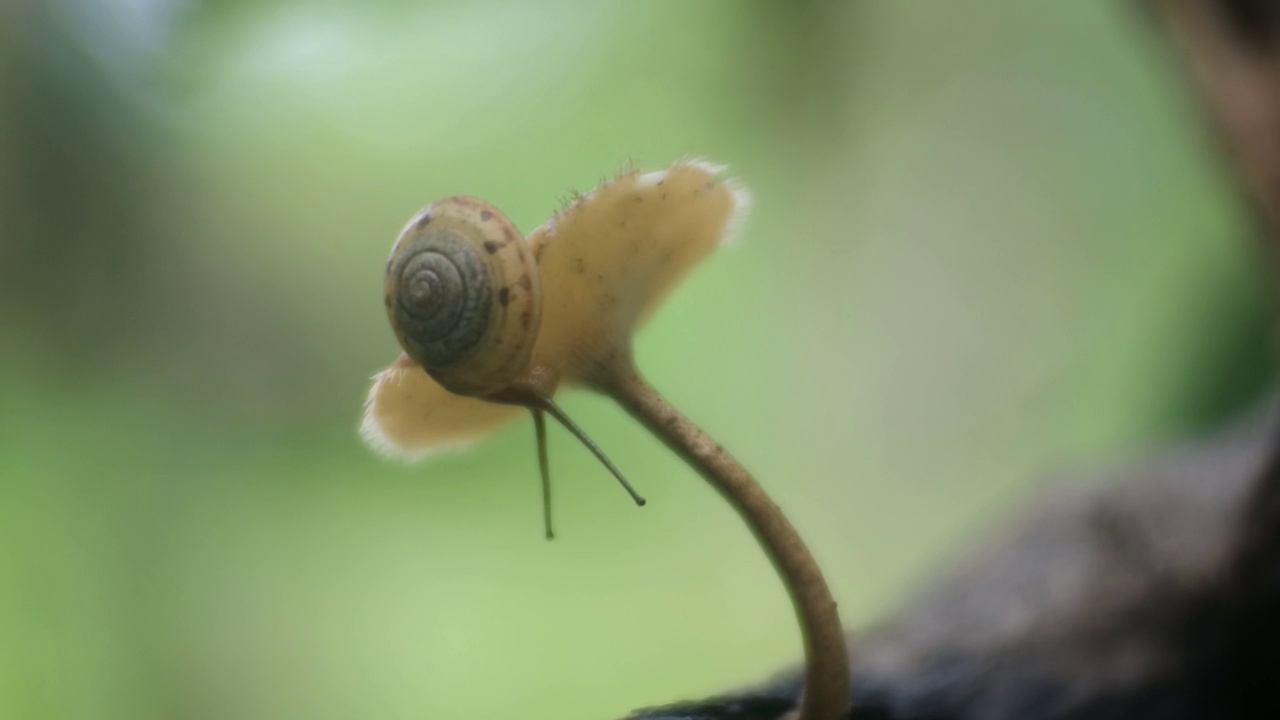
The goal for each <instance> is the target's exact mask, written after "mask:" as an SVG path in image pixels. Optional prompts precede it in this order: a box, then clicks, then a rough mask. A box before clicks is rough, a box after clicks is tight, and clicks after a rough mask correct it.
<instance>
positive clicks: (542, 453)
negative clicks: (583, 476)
mask: <svg viewBox="0 0 1280 720" xmlns="http://www.w3.org/2000/svg"><path fill="white" fill-rule="evenodd" d="M530 410H532V412H533V429H534V433H535V435H536V437H537V442H538V465H539V468H540V470H541V472H542V501H543V520H544V523H545V525H546V531H547V539H548V540H550V539H552V538H553V537H555V535H554V534H553V532H552V529H551V477H550V473H549V472H548V466H549V463H548V461H547V431H546V421H545V420H544V419H543V417H542V416H543V413H546V414H547V415H550V416H551V417H553V418H555V419H556V422H558V423H560V424H561V425H563V426H564V428H565V429H566V430H568V431H569V432H570V433H572V434H573V436H574V437H576V438H578V442H581V443H582V444H583V445H585V446H586V447H587V449H588V450H590V451H591V454H592V455H595V456H596V459H597V460H599V461H600V462H601V464H603V465H604V466H605V467H606V468H608V470H609V472H610V473H612V474H613V476H614V477H615V478H617V479H618V483H619V484H621V485H622V488H623V489H624V490H626V491H627V494H628V495H630V496H631V499H632V500H633V501H635V504H636V505H637V506H639V507H644V505H645V503H647V502H648V501H647V500H645V499H644V498H643V497H642V496H641V495H640V493H638V492H636V489H635V488H633V487H631V483H629V482H627V478H626V477H625V476H624V475H623V474H622V471H621V470H619V469H618V466H617V465H614V464H613V461H612V460H610V459H609V457H608V456H607V455H605V454H604V451H603V450H601V449H600V446H599V445H596V443H595V441H594V440H592V439H591V438H590V437H589V436H588V435H587V433H586V432H584V431H583V430H582V428H580V427H578V424H577V423H575V422H574V421H573V420H571V419H570V418H569V416H568V415H567V414H565V411H564V410H562V409H561V408H560V406H559V405H556V404H555V402H553V401H552V400H551V399H550V398H545V397H540V398H538V399H537V404H536V405H534V406H533V407H531V408H530Z"/></svg>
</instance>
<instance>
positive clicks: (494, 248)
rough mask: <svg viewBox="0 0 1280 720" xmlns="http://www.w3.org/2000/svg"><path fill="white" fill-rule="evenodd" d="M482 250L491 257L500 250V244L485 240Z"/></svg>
mask: <svg viewBox="0 0 1280 720" xmlns="http://www.w3.org/2000/svg"><path fill="white" fill-rule="evenodd" d="M484 249H485V251H486V252H488V253H489V254H490V255H492V254H494V253H496V252H498V251H499V250H501V249H502V243H500V242H498V241H496V240H485V242H484Z"/></svg>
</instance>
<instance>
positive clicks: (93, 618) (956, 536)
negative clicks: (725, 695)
mask: <svg viewBox="0 0 1280 720" xmlns="http://www.w3.org/2000/svg"><path fill="white" fill-rule="evenodd" d="M1166 60H1167V58H1166V57H1165V55H1164V53H1163V51H1162V48H1161V47H1159V45H1158V44H1157V43H1155V41H1154V38H1153V37H1151V36H1149V35H1148V34H1147V33H1146V32H1145V31H1144V28H1143V26H1142V24H1141V18H1140V17H1138V15H1137V13H1135V12H1133V11H1132V9H1131V8H1128V7H1126V6H1125V5H1124V4H1122V3H1118V2H1078V3H1049V2H1041V3H1026V2H1021V1H1019V0H987V1H986V2H976V1H974V0H958V1H955V2H947V3H939V2H934V1H927V0H915V1H912V2H903V1H901V0H866V1H864V2H860V3H829V4H828V3H817V2H794V3H792V2H782V1H781V0H756V1H755V2H745V3H734V2H728V1H727V0H724V1H720V2H699V3H689V2H679V1H677V0H669V1H668V0H663V1H662V2H646V3H638V2H630V3H621V2H619V3H615V2H603V3H600V2H585V1H584V2H547V3H538V4H534V3H517V2H506V3H466V2H460V1H457V2H436V3H425V4H424V3H410V2H380V3H355V2H322V3H307V2H300V1H296V0H293V1H290V0H274V1H272V2H257V3H249V2H225V3H214V2H203V3H201V2H196V1H195V0H190V1H189V2H182V1H180V0H111V1H109V2H96V3H95V2H88V0H9V2H8V3H7V4H5V5H4V6H0V717H13V718H31V719H36V720H39V719H44V718H49V719H58V720H61V719H63V718H68V719H70V718H75V719H80V718H85V719H88V718H95V719H96V718H119V719H121V720H124V719H128V720H147V719H150V718H155V719H157V720H159V719H160V718H174V717H181V718H194V719H199V718H208V719H209V720H214V719H217V720H222V719H225V718H236V719H237V720H252V719H255V718H263V719H266V718H272V719H273V720H280V719H286V718H308V719H309V720H313V719H314V720H328V719H335V720H336V719H338V718H411V717H412V718H420V717H462V718H496V717H522V718H538V717H546V718H552V717H556V718H559V717H565V716H572V717H584V718H589V717H614V716H617V715H620V714H621V713H623V712H624V711H625V710H627V709H629V708H631V707H634V706H638V705H644V704H651V703H655V702H659V701H666V700H672V699H676V698H679V697H682V696H688V695H696V694H702V693H708V692H712V691H715V690H718V689H722V688H724V687H726V686H730V685H733V684H735V683H742V682H746V681H748V680H751V679H754V678H756V677H758V676H760V675H762V674H764V673H767V672H769V671H771V670H774V669H776V668H777V667H778V666H779V665H780V664H781V663H785V662H789V661H791V660H793V659H795V658H797V657H798V655H799V648H798V640H797V637H796V633H795V630H794V628H793V625H792V623H791V621H790V610H789V607H788V605H787V602H786V599H785V597H784V596H783V594H782V592H781V590H780V588H778V587H777V585H776V583H775V582H774V580H773V578H772V577H771V574H770V571H769V569H768V568H767V566H766V564H765V562H764V561H763V559H762V558H761V557H760V556H759V554H758V552H757V551H756V550H755V548H754V546H753V545H752V543H751V542H750V540H749V538H748V536H747V535H746V533H745V532H743V530H742V529H741V528H740V527H739V525H738V523H737V521H736V519H735V518H734V517H733V516H732V515H731V514H730V513H729V512H728V511H727V510H726V509H725V508H723V507H721V506H720V503H719V501H718V500H717V499H716V498H715V496H714V495H713V494H712V493H711V492H709V491H708V490H707V489H705V488H704V487H703V486H702V484H701V483H700V481H699V480H698V479H697V478H696V477H694V476H692V475H691V473H690V472H689V471H688V470H687V469H686V468H684V467H682V466H681V465H680V464H679V463H678V462H677V461H675V459H674V458H672V457H671V456H670V455H669V454H668V453H667V452H665V451H664V450H663V449H662V448H661V447H660V446H659V445H658V444H657V443H656V442H654V441H653V440H651V439H649V438H647V437H645V436H644V435H643V434H642V432H641V431H640V429H639V428H637V427H636V426H634V425H633V424H631V423H630V422H629V421H627V419H626V418H625V417H624V416H623V415H622V414H621V413H620V412H619V411H618V410H617V409H615V408H613V407H611V406H609V405H608V404H607V403H606V402H605V401H602V400H600V399H597V398H594V397H589V396H586V395H582V394H573V393H571V394H569V395H568V396H567V397H566V399H565V403H564V404H565V405H566V406H567V407H568V409H569V410H570V411H571V412H572V413H573V414H574V415H575V416H576V417H577V419H578V420H579V422H580V423H581V424H582V425H584V426H586V427H587V428H589V429H590V431H591V432H592V433H593V434H594V435H595V436H596V439H597V440H598V441H599V442H600V443H601V444H602V445H603V446H604V447H605V448H606V449H607V450H608V451H609V452H610V453H611V455H612V456H613V457H614V459H615V461H616V462H617V463H618V464H619V465H621V466H622V467H623V468H625V469H626V470H627V471H628V473H629V474H630V475H631V477H632V478H633V479H634V480H635V481H636V482H637V483H638V484H639V485H640V486H641V487H642V488H643V490H644V492H645V493H646V494H647V495H648V496H649V498H650V500H651V503H650V505H649V507H647V508H645V509H644V510H643V511H637V510H635V509H634V508H632V507H629V505H628V503H627V501H626V498H625V496H623V495H622V494H621V493H620V492H619V491H618V490H617V488H616V487H615V486H614V485H613V484H612V481H610V480H609V479H608V478H607V477H606V476H605V475H604V473H603V471H602V470H601V469H600V468H599V467H597V466H596V465H595V463H594V461H593V460H592V459H591V458H590V457H589V456H588V455H587V454H586V453H585V452H583V451H582V450H581V448H579V447H577V446H576V445H575V444H574V443H573V442H572V441H571V440H570V439H568V438H567V437H565V436H563V435H562V434H556V435H554V437H553V440H552V443H553V447H552V452H553V457H552V462H553V469H554V472H555V478H556V493H557V498H556V503H557V515H558V520H559V526H560V530H561V538H560V539H559V540H557V541H555V542H554V543H550V544H548V543H545V542H543V541H542V540H541V536H540V532H541V531H540V525H539V522H540V512H539V509H538V505H537V502H538V499H537V498H538V489H537V482H536V468H535V465H534V460H533V446H532V431H531V429H530V427H529V423H528V422H527V421H522V422H521V423H518V424H516V425H514V426H513V427H511V428H510V429H509V430H507V431H504V432H503V433H502V434H501V435H500V436H498V437H496V438H493V439H492V440H489V441H486V442H485V443H483V444H482V445H480V446H479V447H478V448H476V449H475V450H474V451H472V452H469V453H465V454H456V455H449V456H444V457H441V458H439V459H438V460H436V461H434V462H432V463H430V464H428V465H425V466H417V467H401V466H397V465H394V464H389V463H386V462H382V461H380V460H378V459H376V458H374V457H372V456H371V455H370V454H369V453H368V452H367V451H365V450H364V448H362V447H361V446H360V445H359V443H358V441H357V438H356V435H355V427H356V424H357V419H358V415H359V408H360V404H361V401H362V398H363V393H364V391H365V388H366V382H367V378H368V377H369V376H370V375H371V374H372V373H373V372H375V371H376V370H377V369H378V368H379V367H380V366H381V365H383V364H385V363H386V362H387V361H389V360H390V359H391V357H393V356H394V354H395V352H396V348H395V346H394V341H393V340H392V338H391V335H390V332H389V331H388V329H387V327H386V323H385V319H384V318H383V316H382V309H381V303H380V295H379V293H380V282H381V280H380V274H381V272H382V267H383V261H384V259H385V255H386V251H387V249H388V248H389V246H390V242H391V239H392V238H393V236H394V234H395V233H396V231H397V230H398V229H399V227H400V226H401V224H402V223H403V222H404V220H405V219H406V218H407V217H409V216H410V214H412V212H413V211H414V210H415V209H417V208H418V207H420V206H421V205H423V204H425V203H426V202H428V201H430V200H431V199H433V198H435V197H438V196H441V195H446V194H456V193H467V194H474V195H479V196H482V197H485V198H487V199H489V200H491V201H493V202H495V203H496V204H498V205H499V206H500V207H503V208H505V209H506V210H507V212H508V213H509V214H510V215H511V216H512V218H513V219H514V220H515V221H516V222H517V224H518V225H519V226H520V227H521V228H523V229H525V230H529V229H532V228H533V227H534V226H536V225H537V224H538V223H540V222H541V221H542V220H543V219H544V218H545V217H546V216H547V215H548V214H549V213H550V212H551V211H552V210H553V209H554V208H555V206H556V203H557V198H561V197H563V196H565V195H566V194H567V193H568V192H569V191H570V190H573V189H577V190H584V189H587V188H589V187H591V186H592V185H594V184H595V182H597V181H598V180H599V179H600V178H601V177H603V176H606V175H609V174H610V173H612V172H613V171H614V170H615V169H616V168H617V167H618V166H619V165H621V164H622V163H623V162H633V163H635V164H636V165H638V166H640V167H643V168H656V167H659V166H661V165H663V164H665V163H667V162H669V161H671V160H672V159H675V158H678V157H681V156H685V155H691V154H692V155H702V156H707V157H710V158H713V159H715V160H718V161H724V162H728V163H730V164H731V165H732V167H733V169H734V172H735V174H737V175H738V176H740V177H741V178H743V179H744V181H745V182H746V183H747V184H748V185H750V186H751V187H752V188H753V189H754V191H755V195H756V206H755V208H754V210H753V216H752V218H751V221H750V224H749V225H748V227H747V230H746V232H745V234H744V237H743V242H742V243H741V244H740V245H738V246H735V247H731V248H727V249H725V250H724V251H722V252H720V253H718V254H717V255H716V256H714V257H713V258H712V259H711V260H710V261H709V262H708V263H707V264H706V266H705V267H703V268H701V269H699V270H698V272H696V273H695V274H694V275H693V276H692V277H691V278H690V280H689V281H688V282H687V283H686V285H685V286H684V287H682V288H681V289H680V290H679V291H678V292H677V293H675V295H674V296H673V297H672V298H671V300H670V301H669V302H668V304H667V305H666V307H665V308H664V310H663V311H662V312H661V313H659V315H658V317H657V318H656V319H655V321H654V322H653V323H652V326H651V327H650V328H648V329H647V331H646V332H645V333H644V334H643V336H642V337H641V340H640V345H639V348H638V350H639V354H640V357H641V362H642V366H643V367H645V368H647V371H648V374H649V375H650V376H651V377H652V379H653V380H654V382H655V383H656V384H657V385H658V386H659V387H661V388H663V389H664V390H666V391H667V392H668V393H669V394H670V396H671V397H672V398H673V399H674V400H675V401H677V402H678V403H679V404H680V405H682V406H683V407H684V408H685V410H686V411H687V412H688V413H689V414H690V415H692V416H693V417H694V418H696V419H697V420H699V421H701V422H702V423H704V424H705V426H706V427H707V428H708V429H709V430H711V431H712V433H713V434H715V435H717V437H718V438H720V439H721V440H722V442H723V443H724V444H725V445H726V446H727V447H729V448H731V449H732V450H734V451H735V452H736V453H737V454H738V455H740V457H741V458H742V459H743V460H744V461H745V462H746V464H747V465H748V466H749V467H751V468H753V469H755V470H756V471H757V473H758V474H759V476H760V477H761V479H762V480H763V482H764V483H765V484H766V486H768V487H769V488H771V489H772V490H773V491H774V492H775V493H776V497H777V499H778V500H779V502H780V503H781V504H782V505H783V507H784V508H785V509H787V510H788V512H789V514H790V515H791V516H792V518H793V519H794V521H795V522H796V523H797V524H798V525H799V526H800V527H801V528H802V530H803V532H804V534H805V535H806V536H807V537H808V538H809V539H810V540H811V542H812V545H813V547H814V550H815V552H816V554H817V555H818V556H819V558H820V559H821V560H822V561H823V562H824V563H825V564H826V566H827V567H828V568H829V571H830V574H831V580H832V582H833V583H834V585H835V588H836V592H837V595H838V597H839V598H840V600H841V604H842V610H843V613H844V616H845V618H846V620H847V621H848V622H849V623H851V624H865V623H867V622H870V621H873V620H874V618H875V617H877V616H878V615H879V614H881V613H883V612H885V611H886V610H887V609H889V608H891V607H892V606H893V603H894V601H895V599H896V598H898V597H900V596H901V594H902V593H903V592H905V591H906V590H907V589H908V588H909V587H910V586H911V584H912V583H913V582H916V581H918V580H919V579H921V578H923V577H925V576H927V575H928V573H929V572H930V571H931V569H932V568H934V567H937V566H938V565H937V564H938V563H940V562H944V561H945V558H946V557H947V553H950V552H952V551H953V550H954V548H955V546H956V545H958V544H959V545H963V544H966V543H968V542H970V541H971V540H973V539H974V538H976V537H978V536H980V533H981V531H982V530H983V529H984V528H986V527H988V526H989V525H990V524H991V523H993V522H995V521H996V520H997V519H998V518H999V517H1000V516H1001V514H1002V513H1003V512H1004V511H1005V510H1006V509H1007V508H1008V507H1010V506H1011V505H1012V504H1014V503H1016V501H1017V499H1018V497H1020V495H1021V494H1023V492H1024V491H1025V490H1026V489H1027V488H1029V487H1032V486H1035V485H1037V484H1039V483H1040V481H1041V480H1042V479H1043V478H1044V474H1045V473H1046V472H1047V471H1050V470H1056V469H1058V468H1061V467H1064V466H1066V465H1072V464H1078V463H1082V462H1086V461H1089V460H1093V459H1098V458H1103V457H1112V456H1115V455H1117V454H1120V455H1124V454H1129V453H1132V452H1136V451H1137V450H1138V449H1139V448H1141V447H1145V446H1149V445H1151V444H1155V443H1158V442H1163V441H1166V440H1168V439H1170V438H1173V437H1176V436H1177V435H1179V434H1182V433H1185V432H1189V431H1192V430H1194V429H1196V428H1201V427H1206V426H1208V425H1211V424H1212V423H1215V422H1218V421H1220V420H1221V419H1222V418H1223V417H1225V416H1226V415H1227V414H1228V413H1229V412H1231V411H1232V410H1233V409H1235V408H1238V407H1239V406H1241V405H1242V404H1245V403H1247V402H1249V400H1250V399H1251V398H1253V397H1254V396H1256V394H1257V393H1258V391H1259V388H1260V387H1261V386H1262V385H1263V383H1264V382H1265V377H1266V372H1265V367H1266V362H1265V357H1266V351H1267V346H1268V344H1269V336H1268V332H1267V330H1266V318H1267V311H1266V303H1265V302H1264V299H1265V294H1264V292H1263V290H1262V287H1263V283H1262V281H1261V276H1262V272H1261V269H1260V267H1259V265H1260V262H1259V257H1260V253H1259V252H1258V251H1257V250H1256V249H1255V248H1254V247H1253V246H1252V245H1251V244H1250V241H1249V238H1248V232H1247V226H1246V224H1245V223H1244V222H1243V221H1242V219H1241V214H1240V212H1239V210H1238V208H1237V207H1236V206H1235V204H1234V200H1233V198H1232V196H1231V194H1230V188H1229V187H1228V186H1227V185H1226V183H1225V182H1224V181H1223V177H1222V175H1221V172H1220V170H1219V168H1218V166H1217V164H1216V161H1217V159H1216V157H1215V156H1214V155H1213V153H1212V149H1211V148H1209V147H1208V146H1207V143H1206V142H1205V141H1204V138H1203V137H1202V135H1201V133H1200V129H1199V127H1198V125H1197V119H1196V117H1195V116H1194V114H1193V112H1192V111H1191V110H1192V108H1191V106H1190V104H1189V102H1188V100H1187V98H1185V97H1184V96H1183V92H1182V88H1181V85H1180V83H1179V80H1178V75H1177V72H1176V71H1175V68H1173V67H1172V66H1170V65H1168V64H1167V62H1166Z"/></svg>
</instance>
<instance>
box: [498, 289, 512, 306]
mask: <svg viewBox="0 0 1280 720" xmlns="http://www.w3.org/2000/svg"><path fill="white" fill-rule="evenodd" d="M510 302H511V288H505V287H504V288H502V289H501V290H499V291H498V304H499V305H501V306H502V307H506V306H507V303H510Z"/></svg>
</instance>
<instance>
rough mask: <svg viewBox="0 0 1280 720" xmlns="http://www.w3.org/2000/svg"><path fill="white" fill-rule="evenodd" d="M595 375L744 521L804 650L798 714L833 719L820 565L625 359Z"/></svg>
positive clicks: (835, 633)
mask: <svg viewBox="0 0 1280 720" xmlns="http://www.w3.org/2000/svg"><path fill="white" fill-rule="evenodd" d="M618 365H619V366H618V367H617V368H614V369H613V370H612V371H611V372H607V373H603V374H602V376H601V377H597V378H595V382H593V385H594V386H595V387H596V389H598V390H599V391H601V392H603V393H604V394H606V395H609V396H610V397H612V398H613V399H614V400H615V401H617V402H618V404H620V405H621V406H622V407H623V408H624V409H626V411H627V412H628V413H630V414H631V415H632V417H634V418H635V419H636V420H638V421H640V423H641V424H643V425H644V426H645V427H646V428H648V429H649V431H650V432H652V433H653V434H654V435H656V436H657V437H658V438H659V439H661V440H662V441H663V442H664V443H666V445H667V447H669V448H671V450H673V451H674V452H675V453H676V454H677V455H679V456H680V457H681V459H683V460H684V461H685V462H686V463H688V464H689V465H690V466H691V467H693V468H694V469H695V470H697V471H698V473H699V474H701V475H702V477H703V478H705V479H706V480H707V481H708V482H710V483H711V485H712V487H714V488H715V489H716V490H717V491H718V492H719V493H720V495H721V497H723V498H724V499H725V500H726V501H728V503H729V504H730V505H732V506H733V509H734V510H736V511H737V513H738V515H739V517H741V518H742V520H743V522H745V523H746V524H747V527H748V528H749V529H750V530H751V533H752V534H753V535H755V538H756V541H757V542H758V543H759V544H760V547H761V548H762V549H763V550H764V552H765V554H766V555H768V557H769V560H770V562H772V563H773V567H774V569H775V571H776V572H777V573H778V576H779V577H780V578H781V579H782V582H783V584H784V585H785V586H786V588H787V593H788V594H789V595H790V596H791V602H792V605H793V606H794V607H795V612H796V616H797V618H798V620H799V622H800V633H801V636H802V638H803V641H804V650H805V665H806V668H805V688H804V694H803V697H802V698H801V701H800V711H799V715H798V716H797V717H798V720H836V719H837V718H841V717H844V716H845V714H846V713H847V712H848V710H849V704H850V680H849V651H848V648H847V646H846V645H845V639H844V629H843V626H842V625H841V624H840V616H839V614H838V612H837V610H836V602H835V600H834V599H833V598H832V596H831V591H830V589H829V588H828V587H827V583H826V580H824V579H823V577H822V571H821V570H819V569H818V563H817V561H815V560H814V558H813V555H812V554H810V553H809V549H808V548H807V547H806V546H805V544H804V541H803V540H801V539H800V535H799V533H797V532H796V529H795V528H794V527H793V526H792V525H791V523H790V522H789V521H788V520H787V518H786V517H785V516H784V515H783V514H782V510H781V509H779V508H778V506H777V504H776V503H774V502H773V500H772V499H770V498H769V496H768V494H766V493H765V491H764V488H762V487H760V484H759V483H758V482H756V480H755V478H753V477H752V476H751V473H749V472H747V469H746V468H744V467H743V466H742V464H741V463H739V462H738V461H737V460H736V459H734V457H733V456H732V455H730V454H729V453H728V452H727V451H726V450H725V449H724V448H723V447H721V446H720V444H719V443H717V442H716V441H715V440H713V439H712V438H711V436H709V435H707V433H706V432H704V431H703V430H702V429H701V428H699V427H698V426H697V425H695V424H693V422H691V421H690V420H689V419H688V418H686V417H685V416H684V415H683V414H682V413H681V412H680V411H679V410H677V409H676V408H675V407H674V406H673V405H671V403H669V402H667V400H666V399H664V398H663V397H662V396H661V395H660V394H659V393H658V391H657V390H655V389H654V388H653V386H651V385H649V383H648V382H646V381H645V379H644V378H643V377H641V375H640V374H639V372H638V371H636V369H635V367H634V366H633V365H632V364H631V363H630V362H624V363H619V364H618Z"/></svg>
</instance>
